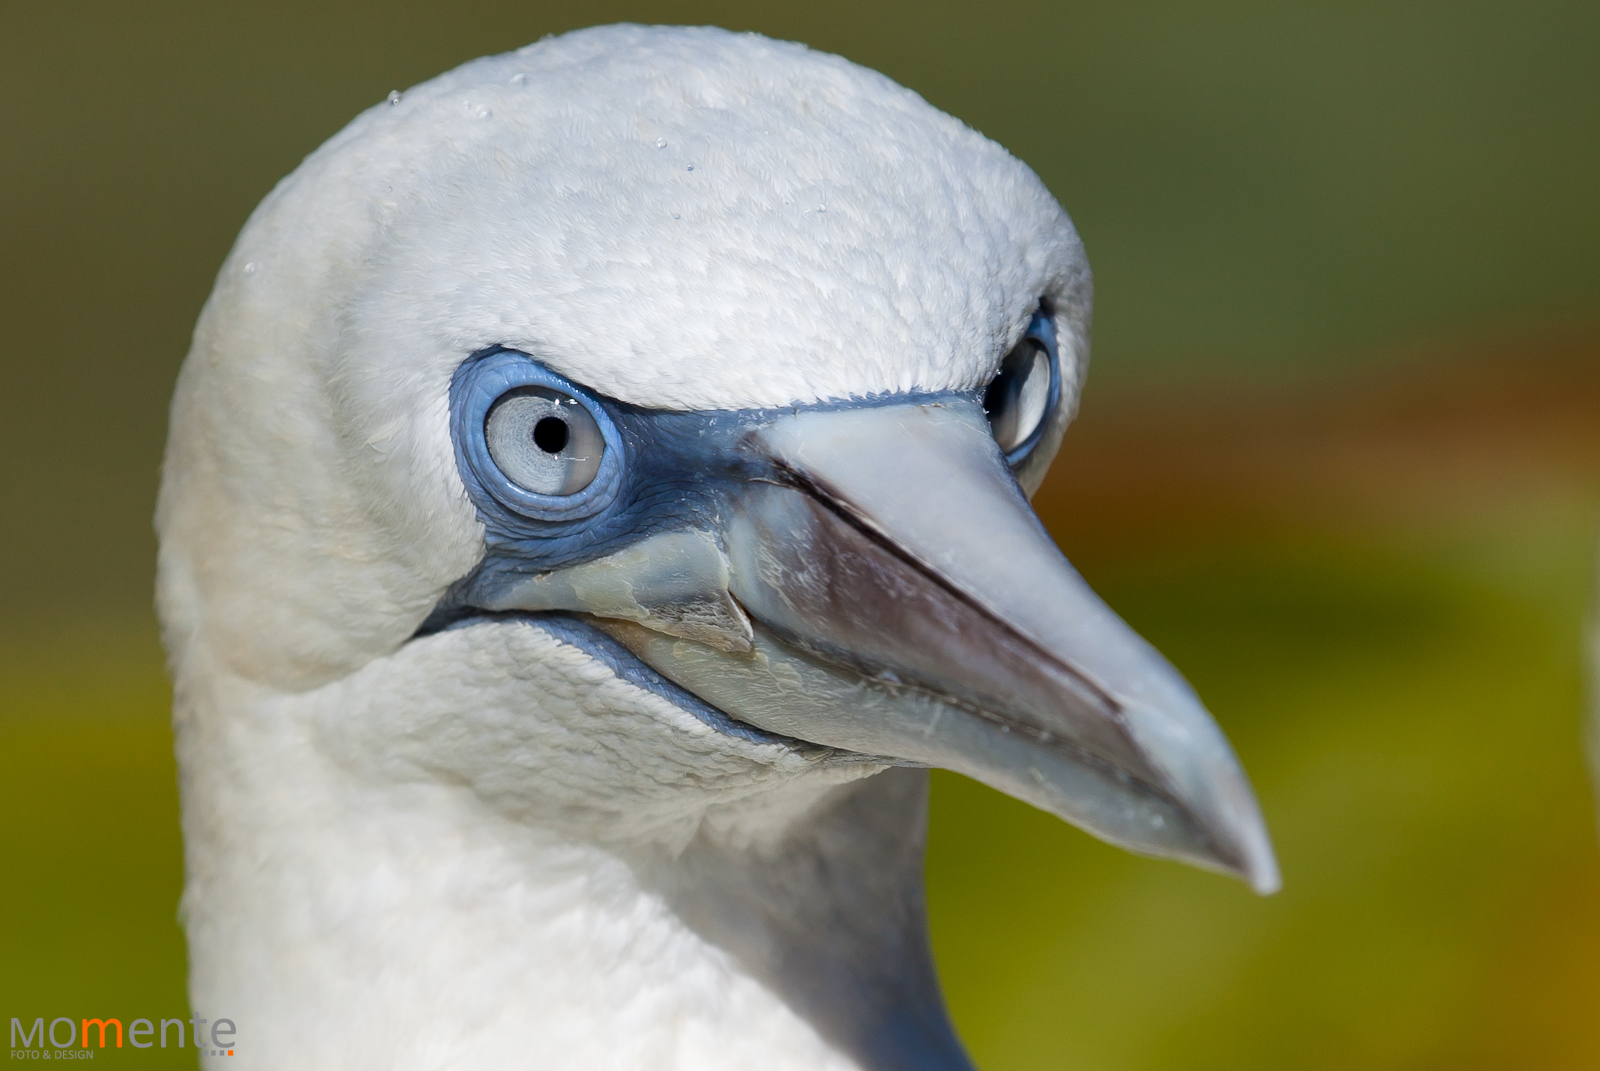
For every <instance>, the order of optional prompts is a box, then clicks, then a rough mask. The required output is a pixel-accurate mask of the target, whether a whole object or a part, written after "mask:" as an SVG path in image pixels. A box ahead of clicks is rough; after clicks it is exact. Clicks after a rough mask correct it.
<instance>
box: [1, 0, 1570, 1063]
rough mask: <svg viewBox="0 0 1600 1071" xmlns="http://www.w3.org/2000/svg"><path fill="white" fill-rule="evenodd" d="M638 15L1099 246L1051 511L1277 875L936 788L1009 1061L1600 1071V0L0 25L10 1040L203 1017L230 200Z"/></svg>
mask: <svg viewBox="0 0 1600 1071" xmlns="http://www.w3.org/2000/svg"><path fill="white" fill-rule="evenodd" d="M618 20H637V21H652V22H692V23H699V22H714V23H719V24H721V25H724V26H728V27H731V28H736V29H755V30H760V31H762V32H765V33H768V34H772V35H775V36H780V37H787V38H793V39H798V40H802V41H806V42H808V43H810V44H812V45H814V46H815V47H818V48H822V49H827V50H830V51H836V52H840V53H843V54H844V55H846V56H848V57H850V58H851V59H854V60H856V61H858V62H861V63H864V64H867V65H870V66H873V67H876V68H879V69H881V70H883V71H885V72H886V73H888V74H889V75H890V76H892V77H894V78H896V79H898V80H899V81H901V82H903V83H904V84H906V85H908V86H911V87H912V88H914V89H916V90H917V91H919V92H920V93H922V94H923V95H924V96H925V97H927V98H928V99H929V100H930V101H932V102H933V103H934V104H936V105H938V106H939V107H941V108H944V109H946V110H948V111H950V112H952V113H954V114H955V115H958V116H960V117H961V118H963V119H964V120H966V121H967V122H968V123H970V124H972V125H973V126H975V127H977V128H978V129H980V130H982V131H984V132H986V133H987V134H989V135H991V136H993V137H995V138H997V139H998V140H1000V141H1001V142H1003V143H1004V144H1006V145H1007V146H1009V147H1010V148H1011V149H1012V150H1013V151H1014V152H1016V153H1017V154H1018V155H1019V156H1020V157H1022V158H1023V159H1024V160H1026V161H1028V162H1029V163H1030V164H1031V165H1032V166H1033V167H1034V168H1035V169H1036V170H1037V171H1038V172H1039V173H1040V175H1041V176H1043V178H1044V180H1045V181H1046V182H1047V183H1048V184H1049V185H1050V187H1051V189H1053V190H1054V191H1055V193H1056V194H1057V195H1058V196H1059V197H1060V198H1061V200H1062V202H1063V203H1064V204H1065V205H1066V206H1067V207H1068V209H1069V210H1070V211H1071V212H1072V214H1073V216H1074V217H1075V219H1076V221H1077V223H1078V225H1079V227H1080V229H1081V231H1082V233H1083V235H1084V238H1085V241H1086V243H1087V245H1088V248H1089V252H1090V256H1091V258H1092V260H1093V262H1094V265H1095V269H1096V276H1097V283H1098V295H1099V298H1098V316H1097V322H1096V326H1095V345H1096V350H1095V358H1094V368H1093V372H1092V374H1091V377H1090V382H1089V387H1088V391H1087V394H1086V396H1085V400H1084V408H1083V415H1082V417H1081V419H1080V422H1079V424H1078V425H1077V426H1076V427H1075V428H1074V429H1073V430H1072V431H1071V432H1070V433H1069V435H1068V438H1067V440H1066V444H1065V447H1064V448H1063V450H1062V453H1061V456H1060V459H1059V460H1058V461H1057V463H1056V468H1055V470H1054V472H1053V474H1052V476H1051V478H1050V482H1049V483H1048V484H1047V485H1046V487H1045V489H1044V490H1043V491H1042V492H1041V494H1040V496H1039V501H1038V504H1039V507H1040V511H1041V513H1042V514H1043V515H1044V516H1045V517H1046V519H1047V521H1048V523H1049V524H1050V525H1051V528H1052V530H1053V531H1054V532H1055V533H1056V535H1057V536H1058V538H1059V540H1060V541H1061V543H1062V545H1063V547H1064V548H1065V549H1066V550H1067V552H1068V554H1069V556H1070V557H1072V558H1073V560H1074V561H1075V562H1076V563H1077V564H1078V565H1079V567H1080V568H1081V569H1082V571H1083V572H1084V573H1085V574H1086V575H1087V576H1088V578H1089V579H1090V581H1091V582H1092V583H1094V584H1095V585H1096V587H1097V588H1098V589H1099V590H1100V591H1101V592H1102V594H1104V595H1105V596H1106V598H1107V599H1108V601H1109V602H1110V603H1111V604H1112V605H1113V606H1114V607H1116V608H1117V609H1118V610H1119V611H1120V612H1122V613H1123V614H1124V616H1126V617H1127V618H1128V619H1129V620H1130V621H1131V622H1132V623H1133V624H1134V625H1135V626H1136V627H1137V628H1139V629H1140V630H1141V631H1143V632H1144V633H1145V634H1146V635H1147V636H1148V637H1150V639H1152V640H1153V641H1154V642H1155V643H1156V644H1157V645H1158V646H1159V647H1161V648H1162V649H1163V650H1164V651H1166V652H1167V653H1168V655H1169V656H1171V657H1172V659H1173V660H1174V661H1175V662H1176V663H1177V665H1178V666H1179V667H1180V668H1181V669H1182V670H1183V671H1184V672H1185V673H1186V674H1188V675H1189V677H1190V678H1191V679H1192V680H1193V682H1194V683H1195V684H1196V686H1197V687H1198V688H1199V690H1200V692H1201V694H1202V695H1203V696H1204V697H1205V698H1206V699H1207V701H1208V703H1209V704H1210V706H1211V708H1212V709H1213V710H1214V711H1215V713H1216V715H1217V717H1218V719H1219V720H1220V721H1221V723H1222V724H1223V726H1224V727H1225V728H1226V729H1227V731H1228V732H1229V734H1230V735H1231V737H1232V739H1233V740H1234V742H1235V744H1236V746H1237V748H1238V751H1239V752H1240V754H1241V756H1242V757H1243V759H1244V761H1245V764H1246V766H1247V767H1248V768H1249V770H1250V772H1251V774H1252V776H1253V778H1254V780H1255V784H1256V786H1257V787H1258V789H1259V791H1260V795H1261V800H1262V803H1263V805H1264V807H1265V810H1266V814H1267V816H1268V820H1269V822H1270V824H1271V826H1272V829H1273V832H1274V835H1275V837H1276V841H1277V846H1278V849H1279V852H1280V855H1281V860H1282V863H1283V869H1284V875H1285V888H1284V891H1283V892H1282V893H1280V894H1279V895H1278V896H1275V897H1273V898H1271V899H1259V898H1256V897H1254V896H1252V895H1250V894H1249V893H1248V892H1247V891H1246V890H1245V889H1244V888H1243V887H1241V886H1239V885H1237V884H1235V883H1231V882H1228V881H1226V880H1224V879H1221V878H1216V877H1213V876H1210V875H1205V874H1200V873H1196V872H1191V871H1188V870H1185V869H1183V868H1180V867H1178V866H1175V865H1172V864H1164V863H1156V862H1150V861H1146V860H1140V859H1134V858H1131V857H1128V856H1125V855H1122V854H1120V853H1118V852H1115V851H1113V850H1111V849H1108V848H1106V847H1104V846H1102V845H1099V844H1097V843H1095V842H1093V841H1091V840H1089V839H1088V838H1087V837H1085V836H1083V835H1081V834H1079V833H1077V832H1076V831H1074V830H1072V829H1069V828H1067V827H1066V826H1064V825H1062V824H1060V823H1057V822H1055V821H1053V820H1051V819H1049V818H1047V817H1045V816H1043V815H1040V814H1038V813H1035V812H1032V811H1030V810H1029V809H1028V808H1026V807H1024V806H1021V805H1019V804H1015V803H1013V802H1011V801H1009V800H1006V799H1004V798H1001V797H999V796H998V795H996V794H994V793H992V792H990V791H988V790H986V789H983V788H980V787H978V786H975V785H973V784H971V783H968V782H964V781H962V780H960V779H959V778H955V777H944V776H941V777H940V778H939V779H938V781H937V783H936V790H935V792H936V794H935V801H934V817H933V832H932V847H931V851H930V859H929V880H930V887H929V896H930V903H931V911H932V926H933V931H934V941H935V945H936V948H937V953H938V957H939V961H940V965H941V968H942V971H943V973H944V976H945V980H946V987H947V991H948V995H949V999H950V1003H951V1005H952V1008H953V1012H954V1016H955V1019H956V1021H957V1023H958V1025H959V1026H960V1028H961V1030H962V1032H963V1034H964V1036H965V1037H966V1039H967V1041H968V1043H969V1045H970V1047H971V1049H972V1051H973V1053H974V1055H975V1057H976V1059H977V1061H978V1063H979V1064H980V1066H982V1067H983V1068H985V1069H987V1071H1011V1069H1018V1071H1020V1069H1024V1068H1068V1069H1078V1068H1083V1069H1091V1068H1092V1069H1158V1068H1174V1069H1177V1068H1183V1069H1187V1071H1197V1069H1206V1068H1228V1069H1234V1071H1237V1069H1249V1068H1262V1069H1282V1068H1297V1069H1315V1068H1330V1069H1332V1068H1340V1069H1347V1068H1363V1069H1373V1071H1380V1069H1389V1068H1396V1069H1398V1068H1417V1069H1422V1068H1440V1069H1443V1068H1449V1069H1470V1068H1519V1069H1520V1068H1594V1067H1600V843H1597V838H1596V835H1595V828H1594V808H1593V806H1592V803H1591V796H1590V792H1589V788H1588V783H1587V780H1586V777H1585V773H1584V762H1583V728H1582V726H1583V717H1582V710H1583V707H1584V698H1583V697H1584V683H1583V681H1584V677H1583V670H1582V666H1583V658H1582V651H1583V645H1584V642H1585V641H1584V636H1585V632H1586V628H1587V623H1588V621H1589V620H1590V617H1589V615H1590V612H1591V611H1590V609H1589V608H1590V606H1591V604H1592V599H1591V594H1592V592H1593V591H1594V587H1595V585H1594V583H1593V581H1594V564H1595V548H1596V544H1597V536H1600V523H1597V522H1600V5H1596V4H1595V3H1593V0H1574V2H1541V0H1521V2H1488V0H1453V2H1449V3H1446V2H1443V0H1437V2H1409V0H1398V2H1397V0H1385V2H1376V0H1314V2H1306V3H1296V4H1284V3H1274V2H1268V0H1215V2H1205V3H1195V2H1184V0H1134V2H1119V3H1107V2H1102V3H1093V4H1091V3H1080V2H1069V0H1051V2H1046V3H1029V2H1023V0H989V2H987V3H983V4H955V3H948V2H945V3H930V2H920V3H859V2H853V3H844V2H839V0H816V2H812V3H806V4H796V3H778V2H767V0H763V2H759V3H758V2H723V3H716V2H659V3H649V2H592V3H584V2H576V0H573V2H562V3H541V2H537V0H533V2H529V0H523V2H515V3H513V2H490V0H471V2H459V3H452V4H440V3H431V4H430V3H419V2H417V0H381V2H380V0H359V2H353V0H338V2H330V0H317V2H311V0H280V2H277V3H272V4H244V3H217V2H215V0H211V2H204V3H202V2H175V0H163V2H147V3H141V4H123V3H114V2H109V0H58V2H55V3H50V4H25V3H20V2H18V3H8V4H4V5H0V102H3V107H0V362H3V363H0V373H3V377H4V378H3V381H0V382H3V386H0V474H3V475H0V480H3V483H0V547H3V549H4V554H3V555H0V605H3V606H4V607H5V612H4V614H3V615H0V674H3V677H0V890H3V891H0V895H3V902H0V927H3V931H0V1023H5V1022H7V1021H8V1020H9V1018H10V1017H11V1016H13V1015H15V1016H19V1017H22V1018H23V1019H24V1020H25V1021H28V1022H31V1020H32V1019H33V1018H34V1017H36V1016H41V1015H42V1016H45V1017H46V1018H47V1019H48V1018H51V1017H54V1016H57V1015H65V1016H71V1017H78V1018H81V1017H84V1016H97V1015H99V1016H104V1015H118V1016H121V1017H122V1018H123V1019H124V1021H127V1020H128V1019H131V1018H133V1017H136V1016H147V1017H157V1016H166V1017H174V1016H177V1015H179V1014H180V1009H183V1008H184V1007H185V1001H184V995H183V972H184V952H183V945H182V941H181V936H180V933H179V930H178V929H177V926H176V922H175V918H174V914H175V905H176V901H177V896H178V891H179V885H180V868H181V858H180V844H179V840H178V834H177V800H176V792H175V789H174V770H173V763H172V758H171V752H170V745H169V741H168V736H167V730H166V725H165V718H166V704H167V699H168V695H167V690H166V684H165V680H164V677H163V674H162V668H161V655H160V651H159V648H158V645H157V642H156V638H155V629H154V624H153V621H152V618H151V613H150V608H149V601H150V594H149V593H150V582H151V573H152V559H153V555H154V541H153V539H152V536H151V532H150V521H149V517H150V512H151V503H152V498H153V495H154V490H155V482H156V467H157V463H158V458H159V454H160V449H161V442H162V437H163V435H164V431H165V405H166V397H167V395H168V392H169V390H170V388H171V384H172V380H173V376H174V374H175V372H176V370H177V367H178V363H179V361H180V359H181V358H182V355H183V353H184V350H185V348H186V345H187V339H188V334H189V330H190V327H191V324H192V323H193V320H194V317H195V314H196V313H197V311H198V309H199V307H200V304H201V302H202V300H203V299H204V297H205V295H206V292H207V290H208V289H209V286H210V282H211V278H212V275H213V273H214V272H215V270H216V268H217V266H218V264H219V263H220V261H221V259H222V256H223V254H224V253H225V251H226V250H227V248H228V246H229V244H230V243H231V241H232V239H233V236H234V234H235V233H236V232H237V230H238V228H239V227H240V225H241V224H242V223H243V221H244V219H245V216H246V214H247V213H248V212H249V211H250V209H251V207H252V206H253V205H254V204H255V203H256V202H257V201H258V200H259V199H260V198H261V197H262V195H263V194H265V193H266V192H267V191H268V190H269V189H270V188H271V186H272V184H273V183H274V182H275V181H276V180H277V179H278V178H279V177H281V176H282V175H284V174H285V173H287V172H288V171H289V170H290V169H292V168H293V167H294V165H295V164H296V162H297V161H298V160H299V159H300V158H301V157H302V156H303V155H304V154H306V153H307V152H309V151H310V150H311V149H313V148H314V147H315V146H316V145H317V144H318V143H319V142H321V141H322V140H323V139H324V138H326V137H328V136H329V135H331V134H332V133H334V132H335V131H336V130H338V129H339V127H340V126H341V125H343V123H345V122H346V121H347V120H348V119H349V118H350V117H351V116H353V115H354V114H355V113H356V112H357V111H359V110H360V109H362V108H364V107H367V106H369V105H371V104H373V103H375V102H377V101H379V100H381V99H382V98H383V97H384V95H385V94H386V93H387V92H388V91H389V90H390V89H395V88H399V89H404V88H405V87H407V86H409V85H412V84H414V83H416V82H418V81H421V80H423V79H426V78H428V77H430V76H432V75H434V74H436V73H438V72H440V71H442V70H444V69H446V68H449V67H451V66H453V65H455V64H457V63H459V62H462V61H464V60H467V59H470V58H472V57H475V56H478V55H481V54H484V53H490V52H497V51H503V50H506V49H510V48H514V47H516V46H519V45H521V44H524V43H526V42H529V41H531V40H534V39H536V38H538V37H540V36H542V35H544V34H547V33H555V32H560V31H562V30H566V29H571V28H575V27H578V26H583V25H588V24H593V23H598V22H610V21H618ZM97 1058H99V1059H111V1060H125V1061H130V1062H138V1063H141V1064H142V1065H146V1066H149V1065H154V1064H157V1063H160V1062H161V1061H162V1060H163V1059H166V1060H170V1061H175V1062H180V1063H181V1062H184V1061H183V1060H182V1059H181V1058H180V1057H179V1056H178V1054H176V1053H173V1052H171V1051H169V1052H168V1053H167V1054H166V1055H165V1056H163V1055H162V1054H161V1053H160V1052H159V1050H152V1051H150V1052H142V1053H135V1052H134V1051H132V1050H123V1051H121V1052H117V1051H115V1050H112V1051H109V1052H106V1053H103V1054H100V1055H99V1056H98V1057H97ZM187 1062H188V1063H189V1064H190V1065H191V1066H192V1064H193V1061H192V1059H191V1060H189V1061H187Z"/></svg>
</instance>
